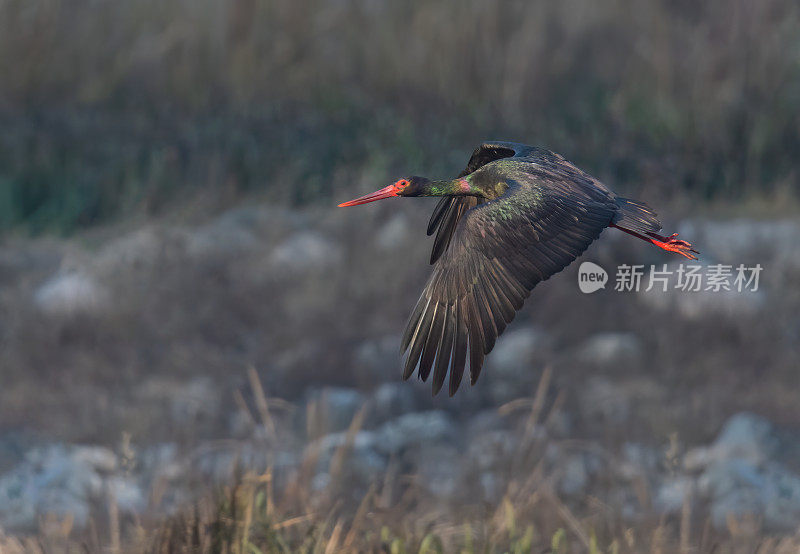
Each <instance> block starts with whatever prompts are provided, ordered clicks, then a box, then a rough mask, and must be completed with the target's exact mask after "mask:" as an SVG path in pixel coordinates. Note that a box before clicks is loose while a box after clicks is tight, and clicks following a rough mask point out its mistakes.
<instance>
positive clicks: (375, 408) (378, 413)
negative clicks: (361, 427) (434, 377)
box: [369, 383, 417, 423]
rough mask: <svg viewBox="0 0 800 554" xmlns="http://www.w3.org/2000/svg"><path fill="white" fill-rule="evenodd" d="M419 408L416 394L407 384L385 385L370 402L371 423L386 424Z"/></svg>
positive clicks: (380, 387) (374, 394)
mask: <svg viewBox="0 0 800 554" xmlns="http://www.w3.org/2000/svg"><path fill="white" fill-rule="evenodd" d="M416 408H417V399H416V394H414V391H413V390H412V389H411V387H407V386H406V385H405V383H384V384H382V385H381V386H379V387H378V388H377V389H375V391H374V392H373V393H372V396H371V398H370V400H369V419H370V422H371V423H384V422H386V421H389V420H390V419H393V418H395V417H399V416H402V415H404V414H408V413H412V412H414V410H416Z"/></svg>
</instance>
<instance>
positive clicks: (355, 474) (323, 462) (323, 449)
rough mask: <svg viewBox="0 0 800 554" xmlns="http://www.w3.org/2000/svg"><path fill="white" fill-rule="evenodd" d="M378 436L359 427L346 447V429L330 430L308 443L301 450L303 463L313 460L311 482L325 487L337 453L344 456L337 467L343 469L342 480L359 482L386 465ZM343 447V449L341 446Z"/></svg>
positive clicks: (319, 487)
mask: <svg viewBox="0 0 800 554" xmlns="http://www.w3.org/2000/svg"><path fill="white" fill-rule="evenodd" d="M378 441H379V437H378V435H376V434H375V433H373V432H371V431H359V432H358V433H356V434H355V436H354V438H353V442H352V444H351V445H350V448H349V449H344V448H345V447H346V446H347V433H346V432H342V433H332V434H330V435H325V436H324V437H322V438H320V439H317V440H316V441H314V442H312V443H311V444H309V445H308V446H307V447H306V449H305V451H304V453H303V460H304V463H309V462H316V469H317V474H316V477H315V478H314V483H313V486H314V488H315V489H316V490H320V489H322V488H325V487H327V486H328V485H329V484H330V483H331V481H330V473H331V471H333V470H334V469H336V468H334V467H333V462H334V458H335V456H336V455H337V453H341V454H340V455H342V456H346V458H344V459H343V460H342V462H343V464H342V466H341V467H340V468H339V469H340V470H341V471H343V472H344V474H345V475H342V476H341V477H343V480H344V482H347V481H348V480H354V481H355V482H358V483H359V484H365V483H369V482H370V481H372V480H373V479H375V477H377V475H378V474H379V473H380V472H382V471H384V470H385V469H386V464H387V458H386V457H385V456H384V455H383V454H382V453H381V452H380V447H379V442H378ZM343 449H344V450H343Z"/></svg>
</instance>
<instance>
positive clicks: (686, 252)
mask: <svg viewBox="0 0 800 554" xmlns="http://www.w3.org/2000/svg"><path fill="white" fill-rule="evenodd" d="M609 227H615V228H617V229H619V230H620V231H624V232H626V233H628V234H629V235H633V236H634V237H636V238H637V239H642V240H646V241H647V242H649V243H650V244H654V245H656V246H658V247H659V248H663V249H664V250H666V251H667V252H675V253H676V254H680V255H681V256H684V257H686V258H689V259H690V260H696V259H697V256H695V255H694V254H699V253H700V252H698V251H697V250H694V249H693V248H692V244H691V243H690V242H686V241H685V240H680V239H676V238H675V237H677V236H678V233H673V234H672V235H670V236H668V237H662V236H661V235H657V234H656V233H647V234H648V236H644V235H642V234H639V233H637V232H636V231H631V230H630V229H626V228H625V227H620V226H619V225H615V224H613V223H612V224H611V225H609ZM692 252H694V254H692Z"/></svg>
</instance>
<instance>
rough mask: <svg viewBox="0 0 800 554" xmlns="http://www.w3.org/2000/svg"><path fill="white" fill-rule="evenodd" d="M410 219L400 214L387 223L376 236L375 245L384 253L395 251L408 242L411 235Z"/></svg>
mask: <svg viewBox="0 0 800 554" xmlns="http://www.w3.org/2000/svg"><path fill="white" fill-rule="evenodd" d="M411 228H412V227H411V225H409V222H408V217H406V216H405V215H403V214H401V213H398V214H395V215H394V216H393V217H392V218H391V219H390V220H389V221H388V222H386V223H385V224H384V225H383V226H382V227H381V228H380V229H378V232H377V233H376V235H375V245H376V246H377V247H378V248H379V249H380V250H383V251H394V250H395V249H396V248H397V247H399V246H400V245H402V244H403V243H404V242H405V241H406V240H408V238H409V236H410V234H409V229H411Z"/></svg>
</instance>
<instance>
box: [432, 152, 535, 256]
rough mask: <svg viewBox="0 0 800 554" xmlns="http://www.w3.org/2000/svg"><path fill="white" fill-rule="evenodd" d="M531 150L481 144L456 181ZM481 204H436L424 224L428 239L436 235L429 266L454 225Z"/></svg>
mask: <svg viewBox="0 0 800 554" xmlns="http://www.w3.org/2000/svg"><path fill="white" fill-rule="evenodd" d="M531 150H532V148H531V147H530V146H527V145H525V144H517V143H514V142H500V141H492V142H484V143H483V144H481V145H480V146H478V147H477V148H476V149H475V151H474V152H472V156H470V158H469V162H467V167H466V168H464V171H462V172H461V173H459V174H458V177H464V176H466V175H469V174H470V173H472V172H473V171H477V170H478V169H480V168H481V167H483V166H484V165H486V164H488V163H491V162H493V161H495V160H499V159H502V158H511V157H514V156H524V155H526V154H527V153H528V152H530V151H531ZM482 201H483V200H482V199H480V198H477V197H474V196H445V197H443V198H442V199H441V200H439V203H438V204H436V208H434V210H433V214H431V220H430V221H429V222H428V235H432V234H433V233H434V232H435V233H436V238H435V239H434V240H433V250H431V264H433V263H436V260H438V259H439V257H440V256H441V255H442V253H443V252H444V251H445V250H447V247H448V245H449V244H450V241H451V240H452V238H453V233H454V232H455V230H456V226H457V225H458V221H459V220H460V219H461V216H462V215H464V212H466V211H467V210H468V209H470V208H473V207H475V206H477V205H478V204H480V203H481V202H482Z"/></svg>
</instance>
